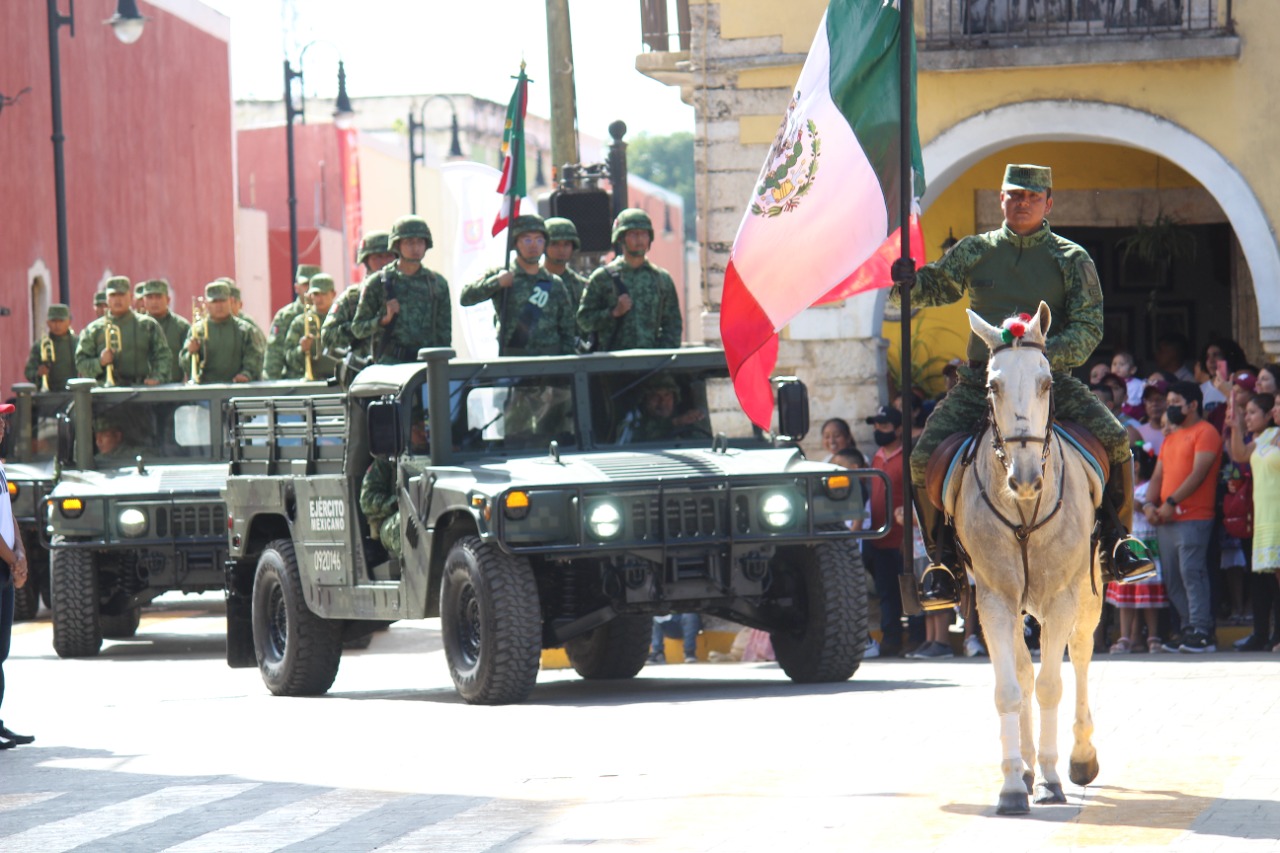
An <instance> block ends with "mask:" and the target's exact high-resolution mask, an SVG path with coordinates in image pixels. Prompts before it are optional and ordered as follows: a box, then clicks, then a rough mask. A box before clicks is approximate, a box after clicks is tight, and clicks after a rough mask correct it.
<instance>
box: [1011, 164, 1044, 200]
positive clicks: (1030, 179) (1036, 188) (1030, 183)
mask: <svg viewBox="0 0 1280 853" xmlns="http://www.w3.org/2000/svg"><path fill="white" fill-rule="evenodd" d="M1000 189H1002V190H1031V191H1032V192H1034V193H1042V192H1047V191H1049V190H1051V189H1053V169H1050V168H1049V167H1048V166H1032V165H1031V164H1029V163H1010V164H1009V165H1007V166H1005V167H1004V183H1002V184H1001V185H1000Z"/></svg>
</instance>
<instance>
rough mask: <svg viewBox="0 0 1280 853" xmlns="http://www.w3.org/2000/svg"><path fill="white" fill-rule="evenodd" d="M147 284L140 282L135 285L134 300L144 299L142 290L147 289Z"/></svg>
mask: <svg viewBox="0 0 1280 853" xmlns="http://www.w3.org/2000/svg"><path fill="white" fill-rule="evenodd" d="M146 284H147V283H146V282H145V281H140V282H138V283H137V284H135V285H134V286H133V298H134V299H141V298H142V288H144V287H146Z"/></svg>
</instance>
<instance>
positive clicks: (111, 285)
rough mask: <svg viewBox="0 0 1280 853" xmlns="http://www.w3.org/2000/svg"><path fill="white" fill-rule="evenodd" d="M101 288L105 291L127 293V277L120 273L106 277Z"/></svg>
mask: <svg viewBox="0 0 1280 853" xmlns="http://www.w3.org/2000/svg"><path fill="white" fill-rule="evenodd" d="M102 289H103V290H105V291H106V292H107V293H125V294H127V293H128V292H129V279H127V278H125V277H124V276H122V275H113V276H111V278H109V279H107V283H106V285H105V286H104V287H103V288H102Z"/></svg>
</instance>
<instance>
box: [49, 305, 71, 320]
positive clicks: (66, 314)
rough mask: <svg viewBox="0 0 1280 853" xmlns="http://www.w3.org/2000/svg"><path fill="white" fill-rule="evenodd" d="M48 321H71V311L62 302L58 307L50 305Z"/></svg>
mask: <svg viewBox="0 0 1280 853" xmlns="http://www.w3.org/2000/svg"><path fill="white" fill-rule="evenodd" d="M45 319H46V320H70V319H71V309H70V308H68V307H67V306H65V305H63V304H62V303H61V302H59V303H57V304H56V305H50V306H49V311H48V313H47V314H45Z"/></svg>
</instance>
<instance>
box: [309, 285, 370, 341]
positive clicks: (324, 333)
mask: <svg viewBox="0 0 1280 853" xmlns="http://www.w3.org/2000/svg"><path fill="white" fill-rule="evenodd" d="M363 290H364V285H363V284H353V285H351V286H350V287H348V288H347V289H346V290H344V291H342V293H340V294H338V298H337V299H335V300H334V302H333V307H332V308H330V309H329V313H328V314H326V315H325V318H324V325H323V326H321V327H320V346H321V349H322V350H323V351H324V352H325V353H326V354H328V355H333V354H334V351H335V350H339V349H344V350H346V351H347V352H349V353H354V354H355V355H357V356H360V357H362V358H368V356H369V339H368V338H357V337H356V336H355V335H353V334H352V333H351V321H352V320H354V319H355V317H356V309H357V308H359V307H360V294H361V293H362V292H363Z"/></svg>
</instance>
